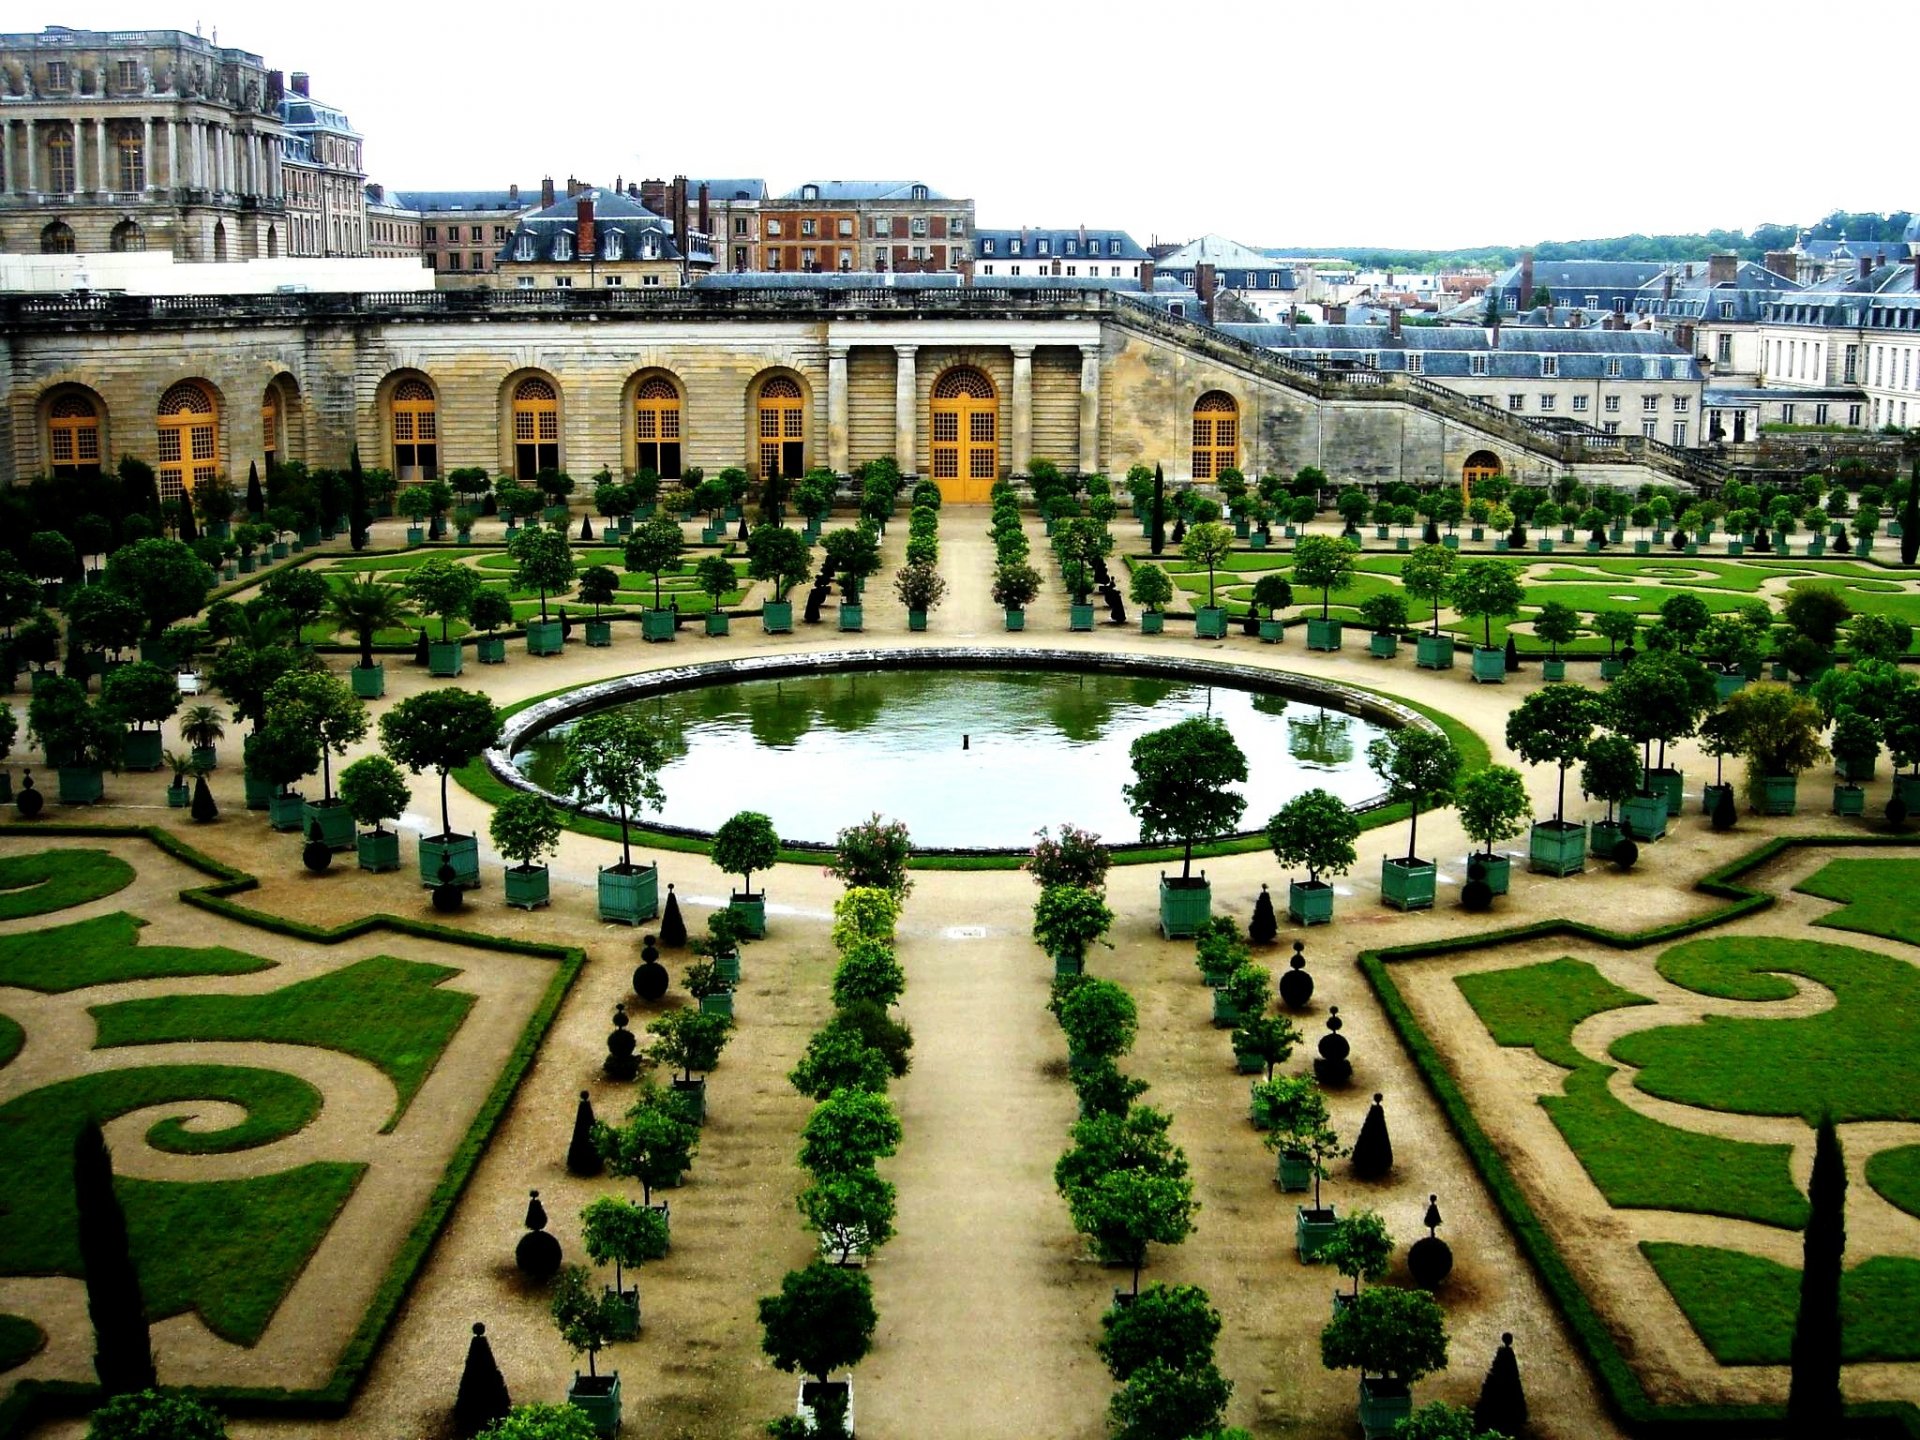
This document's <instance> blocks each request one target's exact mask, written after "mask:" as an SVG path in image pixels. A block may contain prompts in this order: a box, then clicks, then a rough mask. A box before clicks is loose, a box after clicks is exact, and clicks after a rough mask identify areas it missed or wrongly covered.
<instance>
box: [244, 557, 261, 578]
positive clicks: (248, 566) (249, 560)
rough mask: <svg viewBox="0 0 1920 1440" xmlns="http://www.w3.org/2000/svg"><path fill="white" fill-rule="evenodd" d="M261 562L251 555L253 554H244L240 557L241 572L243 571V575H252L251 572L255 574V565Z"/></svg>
mask: <svg viewBox="0 0 1920 1440" xmlns="http://www.w3.org/2000/svg"><path fill="white" fill-rule="evenodd" d="M259 563H260V562H259V561H257V560H255V559H254V558H253V556H251V555H242V556H241V557H240V565H239V570H240V573H241V574H242V575H251V574H253V571H254V567H255V566H256V565H258V564H259Z"/></svg>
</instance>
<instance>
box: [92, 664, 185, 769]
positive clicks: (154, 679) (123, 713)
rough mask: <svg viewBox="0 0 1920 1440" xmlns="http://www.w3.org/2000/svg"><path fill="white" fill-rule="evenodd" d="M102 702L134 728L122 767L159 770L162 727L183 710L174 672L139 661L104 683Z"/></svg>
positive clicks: (121, 669)
mask: <svg viewBox="0 0 1920 1440" xmlns="http://www.w3.org/2000/svg"><path fill="white" fill-rule="evenodd" d="M100 702H101V704H103V705H105V706H106V707H107V708H108V709H110V710H112V711H113V712H114V713H116V714H117V715H119V716H120V718H121V719H122V720H124V721H126V722H127V724H128V725H130V726H131V727H132V729H130V730H129V731H128V732H127V740H126V753H125V756H124V757H123V761H122V763H123V764H125V766H126V767H127V769H129V770H158V769H159V768H160V751H161V742H162V735H161V729H160V727H161V726H162V725H164V724H165V723H166V722H167V721H168V720H169V719H171V718H172V717H173V714H174V712H175V711H177V710H178V709H179V708H180V685H179V682H178V681H176V680H175V679H174V676H173V672H172V671H171V670H163V669H161V668H160V667H159V666H158V665H149V664H148V663H146V662H145V661H144V660H136V661H135V662H134V663H133V664H131V665H122V666H121V667H120V668H119V669H118V670H115V671H114V672H113V673H112V674H110V675H108V676H107V677H106V679H104V680H102V681H101V682H100Z"/></svg>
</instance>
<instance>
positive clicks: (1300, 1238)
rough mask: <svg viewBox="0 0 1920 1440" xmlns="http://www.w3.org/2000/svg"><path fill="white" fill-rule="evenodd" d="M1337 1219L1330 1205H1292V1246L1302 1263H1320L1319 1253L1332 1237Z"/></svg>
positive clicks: (1334, 1210) (1337, 1215) (1335, 1212)
mask: <svg viewBox="0 0 1920 1440" xmlns="http://www.w3.org/2000/svg"><path fill="white" fill-rule="evenodd" d="M1339 1219H1340V1217H1339V1214H1338V1212H1337V1211H1336V1209H1335V1207H1334V1206H1332V1205H1323V1206H1322V1207H1321V1208H1320V1209H1318V1210H1313V1209H1310V1208H1308V1207H1307V1206H1305V1205H1298V1206H1295V1207H1294V1220H1293V1248H1294V1249H1295V1251H1297V1252H1298V1254H1299V1256H1300V1263H1301V1264H1302V1265H1318V1264H1319V1263H1320V1253H1321V1252H1322V1251H1323V1250H1325V1249H1326V1248H1327V1242H1328V1241H1330V1240H1332V1239H1333V1230H1334V1226H1335V1225H1336V1224H1338V1223H1339Z"/></svg>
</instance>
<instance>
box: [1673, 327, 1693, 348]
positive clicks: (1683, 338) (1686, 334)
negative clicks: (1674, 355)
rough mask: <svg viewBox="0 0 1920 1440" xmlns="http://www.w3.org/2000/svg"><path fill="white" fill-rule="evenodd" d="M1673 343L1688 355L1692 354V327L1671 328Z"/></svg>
mask: <svg viewBox="0 0 1920 1440" xmlns="http://www.w3.org/2000/svg"><path fill="white" fill-rule="evenodd" d="M1673 339H1674V343H1675V344H1676V345H1678V346H1679V347H1680V348H1681V349H1682V350H1685V351H1686V352H1687V353H1688V354H1689V355H1691V354H1692V353H1693V326H1691V325H1676V326H1674V327H1673Z"/></svg>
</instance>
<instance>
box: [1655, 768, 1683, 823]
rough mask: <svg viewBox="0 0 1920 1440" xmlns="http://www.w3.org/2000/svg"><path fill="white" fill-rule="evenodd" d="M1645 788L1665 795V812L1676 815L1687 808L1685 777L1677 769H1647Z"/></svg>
mask: <svg viewBox="0 0 1920 1440" xmlns="http://www.w3.org/2000/svg"><path fill="white" fill-rule="evenodd" d="M1647 788H1648V789H1649V790H1651V791H1652V792H1653V793H1654V794H1656V795H1664V796H1666V797H1667V814H1668V815H1670V816H1671V815H1678V814H1680V813H1681V812H1682V811H1684V810H1685V809H1686V808H1687V777H1686V775H1685V774H1684V773H1682V772H1681V771H1679V770H1673V769H1667V770H1649V771H1648V772H1647Z"/></svg>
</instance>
